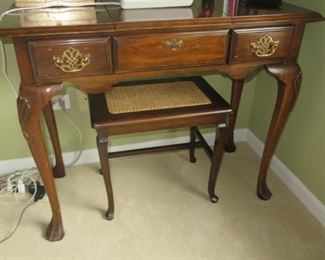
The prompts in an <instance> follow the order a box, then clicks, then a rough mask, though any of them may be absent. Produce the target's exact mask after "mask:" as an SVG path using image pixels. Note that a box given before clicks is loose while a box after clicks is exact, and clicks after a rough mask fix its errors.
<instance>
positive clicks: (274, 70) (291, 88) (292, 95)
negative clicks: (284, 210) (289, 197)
mask: <svg viewBox="0 0 325 260" xmlns="http://www.w3.org/2000/svg"><path fill="white" fill-rule="evenodd" d="M266 70H267V71H268V72H269V73H270V74H271V75H272V76H274V77H275V78H276V79H277V81H278V96H277V101H276V105H275V108H274V112H273V117H272V121H271V125H270V127H269V132H268V135H267V138H266V142H265V147H264V152H263V157H262V162H261V166H260V171H259V175H258V182H257V195H258V197H259V198H260V199H263V200H268V199H270V198H271V196H272V193H271V191H270V190H269V188H268V187H267V182H266V179H267V170H268V168H269V165H270V161H271V159H272V156H273V154H274V151H275V148H276V146H277V144H278V141H279V139H280V136H281V133H282V131H283V129H284V127H285V124H286V122H287V119H288V117H289V114H290V112H291V111H292V108H293V106H294V104H295V101H296V100H297V97H298V94H299V89H300V85H301V79H302V72H301V70H300V68H299V66H298V64H281V65H268V66H266Z"/></svg>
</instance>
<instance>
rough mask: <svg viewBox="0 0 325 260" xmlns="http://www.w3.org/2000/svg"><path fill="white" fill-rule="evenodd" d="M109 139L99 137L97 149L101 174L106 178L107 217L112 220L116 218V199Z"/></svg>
mask: <svg viewBox="0 0 325 260" xmlns="http://www.w3.org/2000/svg"><path fill="white" fill-rule="evenodd" d="M107 147H108V138H107V136H100V135H97V148H98V154H99V159H100V165H101V172H102V174H103V177H104V182H105V188H106V193H107V199H108V207H107V208H108V209H107V211H106V214H105V217H106V218H107V219H108V220H112V219H113V217H114V198H113V189H112V181H111V174H110V169H109V161H108V160H109V158H108V152H107Z"/></svg>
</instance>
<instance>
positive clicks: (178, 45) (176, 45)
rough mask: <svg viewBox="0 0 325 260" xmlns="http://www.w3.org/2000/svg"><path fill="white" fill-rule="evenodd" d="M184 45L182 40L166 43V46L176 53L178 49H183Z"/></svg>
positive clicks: (172, 40)
mask: <svg viewBox="0 0 325 260" xmlns="http://www.w3.org/2000/svg"><path fill="white" fill-rule="evenodd" d="M182 45H183V41H182V40H177V39H175V38H174V39H171V40H169V41H165V46H166V47H168V48H170V49H171V50H172V51H176V49H177V48H181V47H182Z"/></svg>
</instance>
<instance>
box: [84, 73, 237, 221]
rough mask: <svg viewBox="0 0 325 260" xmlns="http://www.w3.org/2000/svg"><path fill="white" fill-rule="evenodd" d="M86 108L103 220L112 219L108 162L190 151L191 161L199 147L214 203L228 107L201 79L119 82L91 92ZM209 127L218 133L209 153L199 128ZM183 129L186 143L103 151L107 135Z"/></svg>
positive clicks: (216, 198) (106, 145)
mask: <svg viewBox="0 0 325 260" xmlns="http://www.w3.org/2000/svg"><path fill="white" fill-rule="evenodd" d="M89 107H90V114H91V123H92V127H93V128H94V129H96V131H97V147H98V153H99V157H100V164H101V171H102V174H103V176H104V181H105V186H106V191H107V197H108V210H107V212H106V215H105V216H106V218H107V219H109V220H111V219H113V215H114V199H113V189H112V182H111V177H110V170H109V158H113V157H117V156H125V155H133V154H138V153H143V152H153V151H161V150H167V149H168V150H170V149H176V148H184V147H188V148H189V154H190V156H189V157H190V161H191V162H195V161H196V159H195V156H194V150H195V147H196V146H202V147H203V148H204V150H205V151H206V153H207V154H208V156H209V158H210V159H211V169H210V177H209V183H208V193H209V196H210V200H211V201H212V202H213V203H216V202H217V201H218V197H217V196H216V194H215V191H214V190H215V183H216V179H217V175H218V171H219V168H220V163H221V160H222V155H223V146H224V140H225V135H226V128H227V125H228V119H229V115H230V113H231V112H232V109H231V106H230V105H229V104H228V103H227V102H226V101H225V100H224V99H223V98H222V97H221V96H220V95H219V94H218V93H217V92H216V91H215V90H214V89H213V88H212V87H211V86H210V85H209V84H208V83H207V82H206V81H205V80H204V79H202V78H201V77H192V78H181V79H173V80H171V79H168V80H153V81H143V82H139V81H138V82H129V83H123V84H118V85H116V86H114V87H113V88H112V89H111V90H109V91H108V92H106V93H102V94H90V95H89ZM211 124H212V125H214V126H216V129H217V130H218V132H219V135H217V136H218V138H216V140H215V142H214V147H213V149H211V148H210V147H209V145H208V144H207V142H206V141H205V140H204V138H203V136H202V134H201V133H200V131H199V130H198V128H197V126H202V125H211ZM184 127H189V128H190V141H189V142H188V143H185V144H179V145H172V146H166V147H156V148H149V149H138V150H131V151H127V152H119V153H108V150H107V149H108V137H109V136H111V135H118V134H126V133H134V132H144V131H152V130H161V129H171V128H184Z"/></svg>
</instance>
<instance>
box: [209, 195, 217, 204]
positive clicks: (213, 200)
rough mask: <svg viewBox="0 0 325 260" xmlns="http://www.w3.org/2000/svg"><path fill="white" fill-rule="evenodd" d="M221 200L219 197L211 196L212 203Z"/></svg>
mask: <svg viewBox="0 0 325 260" xmlns="http://www.w3.org/2000/svg"><path fill="white" fill-rule="evenodd" d="M218 200H219V198H218V196H217V195H216V194H210V201H211V202H212V203H217V202H218Z"/></svg>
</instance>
